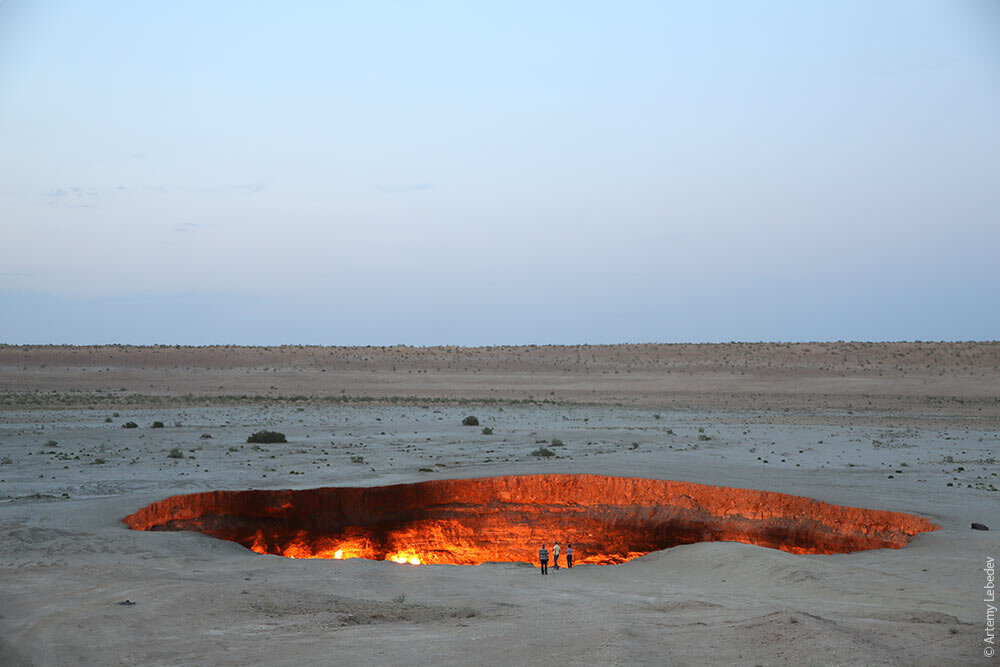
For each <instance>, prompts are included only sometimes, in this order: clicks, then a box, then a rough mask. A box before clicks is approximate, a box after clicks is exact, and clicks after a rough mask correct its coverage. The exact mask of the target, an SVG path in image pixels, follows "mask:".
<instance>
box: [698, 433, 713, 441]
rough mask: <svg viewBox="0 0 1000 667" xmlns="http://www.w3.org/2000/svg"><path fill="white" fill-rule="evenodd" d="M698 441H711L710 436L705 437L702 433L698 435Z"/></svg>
mask: <svg viewBox="0 0 1000 667" xmlns="http://www.w3.org/2000/svg"><path fill="white" fill-rule="evenodd" d="M698 439H699V440H711V439H712V436H710V435H705V434H704V433H701V434H699V435H698Z"/></svg>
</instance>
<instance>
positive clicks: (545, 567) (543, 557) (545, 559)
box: [538, 544, 549, 574]
mask: <svg viewBox="0 0 1000 667" xmlns="http://www.w3.org/2000/svg"><path fill="white" fill-rule="evenodd" d="M538 562H539V563H541V564H542V574H548V573H549V550H548V549H546V548H545V545H544V544H543V545H542V548H541V549H539V550H538Z"/></svg>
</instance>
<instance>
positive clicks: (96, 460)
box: [94, 459, 107, 465]
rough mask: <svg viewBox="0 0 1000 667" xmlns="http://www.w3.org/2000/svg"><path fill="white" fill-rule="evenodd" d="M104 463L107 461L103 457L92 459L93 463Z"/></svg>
mask: <svg viewBox="0 0 1000 667" xmlns="http://www.w3.org/2000/svg"><path fill="white" fill-rule="evenodd" d="M104 463H107V461H105V460H104V459H94V465H102V464H104Z"/></svg>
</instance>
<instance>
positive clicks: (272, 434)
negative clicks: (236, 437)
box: [247, 431, 288, 444]
mask: <svg viewBox="0 0 1000 667" xmlns="http://www.w3.org/2000/svg"><path fill="white" fill-rule="evenodd" d="M247 442H260V443H264V444H268V443H272V442H288V440H287V439H285V434H284V433H278V432H277V431H257V432H256V433H254V434H252V435H251V436H250V437H249V438H247Z"/></svg>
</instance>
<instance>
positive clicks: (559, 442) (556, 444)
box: [552, 438, 563, 447]
mask: <svg viewBox="0 0 1000 667" xmlns="http://www.w3.org/2000/svg"><path fill="white" fill-rule="evenodd" d="M552 446H553V447H562V446H563V441H562V440H560V439H559V438H552Z"/></svg>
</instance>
